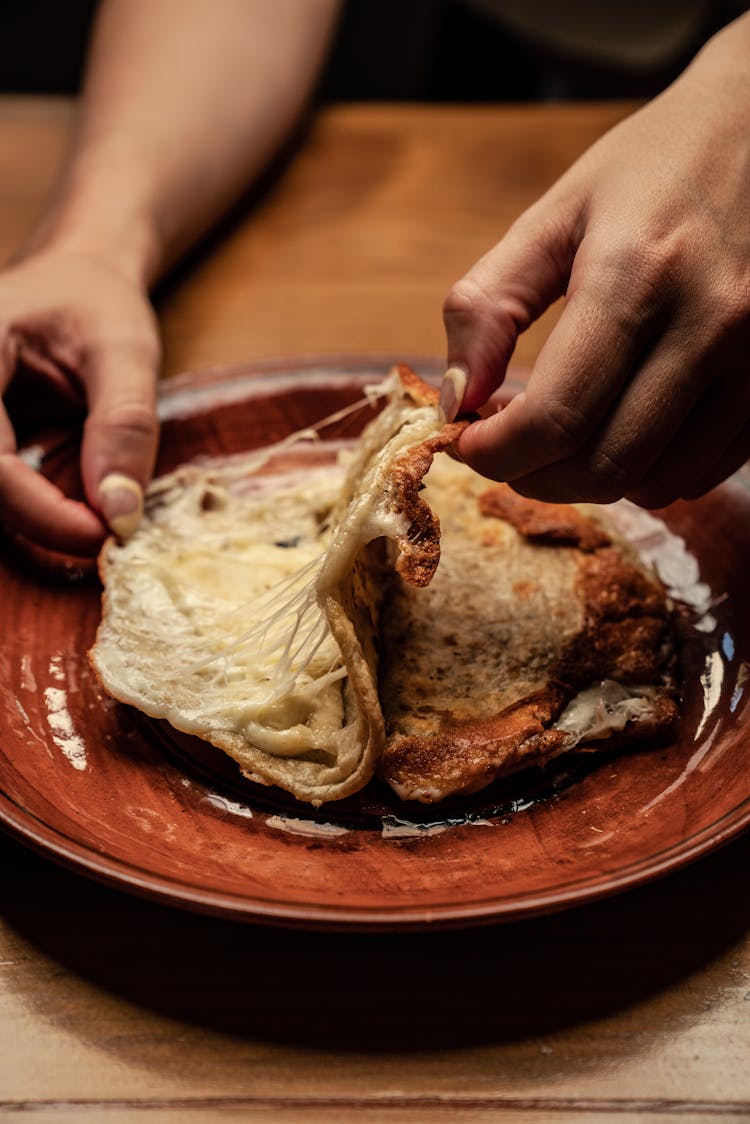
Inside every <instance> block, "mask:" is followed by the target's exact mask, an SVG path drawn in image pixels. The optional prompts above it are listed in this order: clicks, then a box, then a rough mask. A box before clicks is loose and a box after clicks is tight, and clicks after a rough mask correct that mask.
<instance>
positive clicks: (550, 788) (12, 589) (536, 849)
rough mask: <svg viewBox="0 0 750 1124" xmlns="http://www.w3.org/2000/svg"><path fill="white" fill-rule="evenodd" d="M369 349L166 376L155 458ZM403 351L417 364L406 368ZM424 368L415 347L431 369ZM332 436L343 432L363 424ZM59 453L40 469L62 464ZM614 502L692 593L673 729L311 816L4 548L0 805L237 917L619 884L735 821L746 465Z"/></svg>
mask: <svg viewBox="0 0 750 1124" xmlns="http://www.w3.org/2000/svg"><path fill="white" fill-rule="evenodd" d="M387 365H388V363H387V360H386V359H384V360H383V361H382V362H378V361H375V360H370V361H368V362H366V363H363V362H361V361H345V360H335V361H326V362H323V361H317V362H311V363H308V364H302V363H299V362H295V363H294V364H290V363H286V364H284V363H277V364H266V365H264V366H262V367H260V366H255V367H247V368H241V369H234V370H231V371H226V370H224V371H216V372H208V373H205V374H201V375H185V376H181V377H178V378H175V379H172V380H170V381H169V382H166V383H165V384H164V386H163V390H162V416H163V439H162V447H161V453H160V457H159V464H158V469H157V471H160V472H164V471H167V470H168V469H170V468H172V467H174V465H176V464H178V463H180V462H183V461H185V460H189V459H190V458H192V457H195V456H197V455H200V454H206V453H208V454H213V455H217V454H219V455H221V454H231V453H235V452H238V451H241V450H243V449H246V448H249V447H252V446H257V445H262V444H266V443H268V442H269V441H273V440H275V439H278V438H280V437H282V436H284V435H286V434H287V433H289V432H291V431H293V430H295V429H298V428H300V427H302V426H305V425H307V424H309V423H311V422H313V421H316V420H317V419H319V418H320V417H322V416H324V415H327V414H330V413H331V412H332V411H334V410H336V409H338V408H339V407H342V406H344V405H346V404H348V403H350V402H352V401H353V400H355V399H356V398H357V397H359V396H361V392H362V387H363V385H364V384H365V383H367V382H368V381H373V380H374V379H376V378H378V377H379V376H380V375H381V374H382V373H383V371H384V370H385V368H386V367H387ZM418 366H419V365H418ZM426 366H428V365H425V364H422V365H421V369H422V370H423V371H424V370H425V368H426ZM346 424H347V425H348V427H349V428H348V429H346V428H343V429H342V428H338V429H336V428H334V429H332V430H331V431H330V432H329V433H328V434H327V436H329V437H333V438H340V437H342V436H351V435H352V434H353V433H354V432H356V428H357V425H359V424H361V422H356V423H354V424H353V423H352V422H351V421H349V422H348V423H346ZM74 464H75V453H74V447H73V446H72V445H71V444H70V443H68V444H67V445H65V444H63V445H60V444H58V446H57V453H56V454H55V455H51V456H48V457H47V458H46V462H45V469H46V470H47V471H48V472H50V474H51V475H54V476H57V477H58V478H60V479H64V478H66V477H69V476H70V473H71V471H72V468H73V466H74ZM615 514H616V517H617V518H618V519H619V520H620V521H621V522H623V523H624V524H625V525H626V529H629V533H631V535H633V536H634V537H635V538H636V539H637V540H638V542H639V545H640V548H641V550H642V552H643V553H645V554H646V555H647V556H648V557H649V558H651V559H652V560H654V561H655V563H656V565H657V566H658V567H659V569H660V571H661V573H662V576H663V578H664V580H665V581H666V583H667V584H668V585H669V586H670V587H671V588H673V589H674V590H675V592H676V594H677V595H678V596H679V597H680V598H682V599H683V600H685V601H686V602H688V603H691V604H692V608H690V609H689V611H688V613H687V623H686V625H685V628H684V632H685V644H684V662H685V675H686V687H685V715H684V719H683V721H682V724H681V727H680V731H679V734H678V737H677V739H676V741H675V742H674V743H673V744H672V745H670V746H668V747H666V748H661V749H654V748H652V749H650V750H647V749H643V750H640V749H639V750H638V751H635V752H631V753H628V754H626V755H622V756H619V757H612V758H610V759H606V758H592V757H587V758H582V759H579V760H578V761H576V760H575V759H573V760H571V762H570V763H568V764H566V765H565V766H564V768H563V770H562V771H559V772H557V773H555V774H551V775H548V776H545V777H541V778H540V777H534V776H527V777H524V778H520V779H518V780H517V781H515V782H513V784H512V785H510V786H508V785H506V786H505V787H504V788H502V789H497V788H496V789H493V790H487V791H485V792H484V793H480V794H478V795H477V796H475V797H472V798H471V800H470V801H469V802H466V803H464V804H454V805H453V806H451V807H449V808H444V809H442V810H440V809H432V810H425V809H420V808H412V807H406V806H405V805H401V804H399V803H398V801H396V800H395V798H393V797H391V796H389V795H388V793H387V792H386V791H385V790H381V789H379V788H378V787H377V785H375V786H372V787H371V788H370V790H369V791H368V792H367V793H366V794H365V795H364V796H363V797H360V798H358V799H353V800H350V801H347V802H345V803H343V804H334V805H330V806H328V807H325V808H323V809H320V810H318V811H315V810H312V809H310V808H308V807H306V806H303V805H299V804H296V803H295V801H293V800H292V799H291V798H290V797H288V796H286V795H285V794H284V793H281V792H278V791H277V790H275V789H264V788H261V787H256V786H253V785H251V784H249V783H247V782H244V781H243V780H242V779H241V777H240V776H239V774H238V772H237V770H236V769H235V767H234V765H233V763H232V762H231V761H229V759H228V758H225V757H224V756H223V755H221V754H219V753H218V751H213V750H212V749H211V748H210V747H208V746H206V745H204V744H203V743H201V742H199V741H197V740H195V739H192V738H189V737H186V736H184V735H180V734H177V733H176V732H175V731H173V730H172V729H171V727H169V726H167V725H166V724H163V723H160V722H156V721H153V720H151V719H148V718H146V717H144V716H143V715H141V714H139V713H137V712H136V711H133V710H131V709H129V708H128V707H125V706H122V705H120V704H117V703H115V702H113V701H112V700H111V699H109V698H108V697H107V696H106V695H104V694H103V692H102V691H101V689H100V688H99V686H98V684H97V683H96V681H95V679H94V677H93V675H92V673H91V672H90V670H89V666H88V663H87V659H86V651H87V649H88V648H89V647H90V645H91V643H92V641H93V638H94V633H95V630H96V626H97V622H98V617H99V587H98V584H97V582H96V579H95V578H94V577H93V576H92V575H90V574H89V575H86V574H84V573H82V572H81V570H80V569H79V568H77V567H73V566H66V567H60V566H59V565H58V566H50V565H47V566H44V567H39V566H32V565H31V563H30V561H29V559H28V557H27V556H26V555H24V554H23V553H20V552H19V551H18V550H17V549H13V548H9V549H8V550H6V551H5V552H4V557H3V559H2V561H1V562H0V573H1V578H0V580H1V582H2V589H3V592H4V596H3V599H2V607H1V608H0V615H1V618H2V635H3V652H2V657H0V658H1V659H2V665H3V666H2V678H1V680H0V819H1V820H2V822H3V823H4V825H5V826H6V827H7V828H8V829H10V830H11V831H12V832H13V833H14V834H16V835H17V836H19V837H20V838H21V839H23V840H25V841H26V842H28V843H29V844H31V845H32V846H34V847H36V848H38V849H39V850H41V851H43V852H44V853H46V854H48V855H49V856H50V857H52V858H55V859H58V860H60V861H61V862H63V863H65V864H67V865H70V866H73V867H75V868H77V869H78V870H80V871H82V872H83V873H87V874H90V875H92V876H93V877H96V878H99V879H102V880H104V881H107V882H111V883H114V884H115V885H118V886H121V887H122V888H124V889H128V890H131V891H134V892H136V893H139V894H144V895H146V896H148V897H153V898H158V899H160V900H162V901H166V902H170V903H173V904H175V905H181V906H184V907H186V908H190V909H197V910H202V911H205V912H210V913H217V914H223V915H226V916H230V917H235V918H244V919H247V920H252V921H268V922H275V923H288V924H297V925H306V926H318V927H327V928H337V927H338V928H345V927H352V928H360V929H378V928H382V929H394V928H399V927H419V926H425V925H428V924H432V925H438V924H444V925H447V924H450V925H459V924H470V923H476V922H480V921H490V920H501V919H504V918H516V917H520V916H522V915H529V914H534V913H540V912H544V911H551V910H555V909H559V908H562V907H565V906H570V905H573V904H577V903H581V902H585V901H588V900H591V899H593V898H596V897H600V896H602V895H604V894H609V893H612V892H614V891H617V890H621V889H624V888H625V887H628V886H634V885H636V884H638V883H641V882H643V881H645V880H647V879H649V878H653V877H654V876H656V875H659V874H663V873H665V872H667V871H669V870H673V869H674V868H675V867H678V866H680V865H682V864H683V863H686V862H688V861H689V860H691V859H693V858H695V857H696V856H698V855H700V854H703V853H704V852H706V851H708V850H710V849H711V848H713V847H715V846H717V845H718V844H720V843H723V842H726V841H727V840H728V839H730V838H731V837H732V836H734V835H736V834H737V833H738V832H739V831H740V830H742V829H743V828H744V827H746V826H747V824H748V822H749V821H750V768H749V767H748V750H747V741H748V716H749V711H748V693H747V689H746V688H747V683H746V680H747V675H748V660H749V659H750V611H749V610H750V594H749V592H748V587H747V573H748V564H749V562H750V488H749V487H748V485H747V483H746V482H745V480H744V479H743V478H742V477H736V478H735V479H733V480H732V481H730V482H729V483H728V484H726V485H724V486H723V487H721V488H719V489H717V490H716V491H714V492H713V493H712V494H711V495H709V496H708V497H706V498H705V499H703V500H701V501H699V502H697V503H693V504H682V503H681V504H675V505H674V506H672V507H671V508H669V509H667V510H665V511H664V512H661V513H660V514H659V516H658V518H657V517H654V516H649V515H647V514H646V513H642V512H639V511H638V510H637V509H634V508H629V507H627V506H626V507H619V508H618V509H617V511H616V513H615Z"/></svg>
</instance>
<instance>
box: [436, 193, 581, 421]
mask: <svg viewBox="0 0 750 1124" xmlns="http://www.w3.org/2000/svg"><path fill="white" fill-rule="evenodd" d="M581 213H582V205H581V202H580V200H579V199H578V198H577V197H573V196H570V197H569V198H568V199H565V198H560V196H559V193H558V192H557V191H555V190H554V189H553V191H552V192H550V193H548V194H547V195H546V196H544V197H543V198H542V199H540V200H539V202H538V203H536V204H534V206H533V207H531V208H530V209H529V210H528V211H525V212H524V214H523V215H521V217H520V218H519V219H517V220H516V222H515V223H514V224H513V226H512V227H511V228H510V230H509V231H508V233H507V234H506V235H505V237H504V238H503V239H502V240H501V241H500V242H498V243H497V245H496V246H493V248H492V249H491V250H490V251H489V252H488V253H486V254H485V255H484V257H482V258H480V259H479V261H478V262H477V263H476V265H474V266H472V268H471V269H470V270H469V272H468V273H467V274H466V275H465V276H464V277H462V278H461V280H460V281H458V282H456V284H455V285H454V286H453V288H452V289H451V291H450V293H449V294H448V296H447V298H446V300H445V304H444V306H443V319H444V322H445V330H446V334H447V337H448V366H449V368H454V369H455V368H458V369H459V371H463V373H464V374H465V376H466V383H465V389H464V391H463V396H462V399H461V401H456V400H455V399H456V390H455V388H456V385H457V384H458V385H460V384H461V382H462V381H463V380H461V379H457V378H456V377H455V376H454V375H451V378H450V379H447V380H446V381H445V383H444V385H443V392H442V396H441V403H442V405H443V408H444V410H445V413H446V415H447V416H448V419H449V420H452V418H453V417H455V415H456V413H457V412H458V409H459V408H461V410H462V411H463V412H470V411H472V410H476V409H477V408H478V407H479V406H482V405H483V404H484V403H485V402H486V401H487V399H488V398H489V396H490V395H491V394H492V392H493V391H494V390H496V389H497V388H498V386H500V384H501V382H502V381H503V379H504V377H505V371H506V368H507V366H508V362H509V360H510V357H511V355H512V354H513V350H514V348H515V345H516V340H517V338H518V336H519V334H520V333H521V332H523V331H524V330H525V329H526V328H527V327H528V326H529V324H531V323H532V321H534V320H536V319H537V318H538V317H539V316H541V314H542V313H543V312H544V310H545V309H546V308H547V307H548V306H549V305H550V304H552V302H553V301H555V300H556V299H557V298H558V297H559V296H561V295H562V294H563V293H564V292H565V289H566V286H567V282H568V278H569V276H570V270H571V268H572V264H573V259H574V257H575V251H576V248H577V244H578V241H579V231H580V228H581V221H580V219H581Z"/></svg>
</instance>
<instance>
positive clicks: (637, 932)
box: [0, 836, 750, 1072]
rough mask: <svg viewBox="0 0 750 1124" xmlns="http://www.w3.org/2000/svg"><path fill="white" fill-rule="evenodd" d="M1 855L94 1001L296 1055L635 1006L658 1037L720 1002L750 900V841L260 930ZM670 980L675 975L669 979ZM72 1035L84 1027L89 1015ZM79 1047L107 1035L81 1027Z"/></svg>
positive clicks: (36, 927) (575, 1019) (417, 1043)
mask: <svg viewBox="0 0 750 1124" xmlns="http://www.w3.org/2000/svg"><path fill="white" fill-rule="evenodd" d="M0 863H1V864H2V867H3V869H4V870H5V872H6V875H7V877H6V888H5V891H4V894H3V898H4V901H3V906H2V911H3V913H4V915H5V918H6V919H7V921H8V923H9V924H10V925H11V926H12V927H13V928H14V929H15V931H16V932H17V934H18V935H19V936H21V937H22V938H23V939H24V940H25V941H27V942H29V943H30V944H32V945H34V946H35V947H36V948H37V949H38V950H39V951H40V952H42V953H43V954H44V955H45V956H46V957H49V958H51V959H52V960H53V961H56V962H57V963H58V964H60V965H62V966H63V968H64V969H65V970H67V971H70V972H72V973H74V974H75V975H77V976H78V977H80V978H82V979H83V980H84V981H87V982H88V983H90V984H94V985H95V986H96V987H97V988H99V989H102V990H103V991H104V992H105V996H103V997H102V998H101V1000H100V1003H105V1001H106V997H107V994H108V995H110V996H111V995H115V996H120V997H122V998H124V999H126V1000H128V1001H129V1002H130V1003H135V1004H138V1005H140V1006H141V1007H143V1008H146V1009H147V1010H149V1011H151V1012H154V1013H156V1014H158V1015H164V1016H167V1017H169V1018H171V1019H175V1020H182V1021H183V1022H184V1023H186V1024H188V1026H194V1027H200V1028H203V1029H205V1030H208V1031H211V1030H213V1031H218V1032H221V1033H224V1034H231V1035H233V1036H235V1037H237V1038H240V1039H243V1038H244V1039H248V1040H260V1041H265V1042H277V1043H280V1042H283V1043H286V1044H288V1045H290V1046H299V1047H303V1048H305V1049H306V1050H308V1051H309V1050H310V1049H315V1050H331V1049H333V1050H336V1051H339V1052H344V1053H346V1052H355V1051H370V1052H378V1051H388V1052H406V1051H420V1050H439V1049H456V1048H461V1047H466V1046H477V1045H497V1046H499V1045H502V1044H503V1043H512V1042H522V1041H523V1040H528V1039H531V1040H533V1039H538V1038H544V1037H545V1036H549V1035H553V1034H554V1033H555V1032H556V1031H561V1030H564V1029H570V1028H574V1027H575V1026H576V1025H578V1024H581V1023H585V1022H589V1021H591V1020H600V1019H604V1018H606V1017H607V1016H609V1015H613V1014H617V1013H618V1012H622V1011H624V1010H625V1009H627V1008H628V1007H632V1006H634V1005H637V1004H639V1003H642V1002H643V1001H646V1000H648V1001H649V1007H648V1029H649V1036H648V1037H649V1038H650V1039H651V1040H653V1036H654V1035H659V1034H660V1033H665V1032H666V1031H667V1030H668V1031H669V1033H676V1032H677V1031H679V1030H680V1029H681V1028H683V1027H689V1026H690V1025H691V1024H692V1023H693V1022H694V1021H695V1020H696V1019H698V1018H701V1017H703V1015H704V1014H705V1011H706V1009H707V1007H708V1006H710V1004H711V1002H712V1001H713V1000H715V997H716V996H715V988H716V985H715V982H714V979H713V977H712V975H711V973H710V971H709V969H710V967H711V965H712V962H713V961H715V960H717V959H718V958H721V957H722V955H723V954H725V953H726V952H727V951H728V950H729V949H730V948H731V947H732V946H733V945H734V944H736V942H737V941H738V940H739V939H740V938H741V936H742V935H743V933H744V932H745V931H746V930H747V928H748V925H749V924H750V898H749V897H748V895H747V894H744V893H740V892H739V891H740V888H741V887H742V885H743V883H744V878H743V875H744V873H745V872H746V871H747V869H748V867H749V866H750V836H746V837H745V838H743V839H740V840H738V841H736V842H735V843H733V844H732V845H731V846H729V847H727V848H725V849H724V850H722V851H720V852H718V853H717V854H715V855H712V856H710V857H708V858H707V859H704V860H702V861H701V862H699V863H697V864H695V865H694V866H692V867H690V868H689V869H685V870H683V871H680V872H678V873H676V874H674V875H672V876H671V877H669V878H668V879H664V880H662V881H659V882H657V883H654V884H652V885H649V886H646V887H644V888H641V889H639V890H636V891H632V892H630V893H628V894H624V895H621V896H619V897H617V898H613V899H610V900H608V901H604V902H600V903H596V904H594V905H589V906H586V907H585V908H582V909H578V910H575V911H571V912H568V913H563V914H558V915H556V916H551V917H543V918H538V919H533V920H529V921H524V922H519V923H515V924H509V925H506V926H494V927H492V928H484V929H474V930H467V931H447V932H427V933H405V934H399V935H358V934H340V933H339V934H325V933H311V932H303V931H291V930H281V929H270V928H268V929H266V928H261V927H253V926H248V925H243V924H239V923H232V922H226V921H220V920H215V919H211V918H207V917H200V916H196V915H192V914H188V913H183V912H179V911H177V910H171V909H169V908H166V907H162V906H159V905H154V904H151V903H148V902H144V901H140V900H138V899H135V898H131V897H129V896H126V895H124V894H120V893H118V892H116V891H113V890H110V889H107V888H103V887H99V886H96V885H93V884H91V883H89V882H87V881H85V880H84V879H82V878H80V877H79V876H77V875H74V874H71V873H68V872H67V871H64V870H61V869H59V868H57V867H56V866H53V865H52V864H49V863H47V862H45V861H44V860H42V859H40V858H37V857H36V856H34V855H32V854H30V853H28V852H26V851H24V850H23V849H22V848H20V847H19V846H18V845H17V844H15V843H12V842H10V841H9V840H7V841H6V840H4V839H3V840H0ZM723 971H724V969H723V968H722V972H723ZM54 972H55V974H56V975H57V974H58V972H57V969H56V968H55V969H54ZM680 981H686V983H687V986H683V987H681V988H680V989H679V990H676V989H674V988H673V985H674V984H676V983H678V982H680ZM724 982H726V981H724ZM12 986H13V985H12ZM19 986H21V985H20V984H19ZM670 989H671V990H670ZM24 999H25V1001H27V1002H28V1003H29V1004H31V1005H38V1013H39V1014H41V1015H42V1016H43V1017H46V1018H50V1019H52V1020H54V1018H55V1015H54V1012H53V1010H51V1008H50V1007H49V1006H48V1005H47V999H48V996H47V995H46V993H45V992H44V990H43V989H41V988H39V987H36V988H33V987H30V988H29V994H28V995H26V996H24ZM84 1023H85V1020H84ZM660 1024H661V1025H660ZM66 1026H67V1029H68V1031H69V1030H70V1025H69V1024H66ZM76 1033H80V1034H81V1036H82V1037H84V1038H85V1037H86V1036H87V1031H86V1028H85V1025H84V1026H83V1028H82V1029H81V1028H78V1027H76ZM625 1038H626V1039H627V1041H623V1037H622V1036H620V1037H619V1038H618V1047H617V1050H618V1053H617V1057H616V1058H612V1059H610V1060H612V1061H617V1060H622V1053H623V1051H624V1053H625V1055H626V1056H627V1055H628V1054H631V1055H632V1054H634V1053H638V1052H639V1051H641V1050H643V1049H645V1048H646V1047H645V1046H643V1045H641V1043H642V1042H643V1039H642V1037H641V1036H640V1035H639V1034H636V1033H633V1034H632V1035H626V1036H625ZM91 1041H92V1042H95V1044H96V1045H98V1046H101V1045H102V1042H101V1039H100V1037H98V1036H97V1037H96V1038H95V1037H94V1033H93V1028H92V1037H91ZM135 1048H136V1047H135V1046H134V1049H135ZM123 1049H126V1050H127V1044H125V1045H123V1040H122V1039H118V1051H120V1053H121V1052H122V1050H123ZM546 1052H549V1051H546ZM534 1053H535V1054H538V1053H539V1051H538V1050H536V1051H534ZM541 1053H542V1054H544V1053H545V1051H544V1050H542V1051H541ZM603 1053H604V1054H605V1055H606V1053H607V1050H606V1046H603ZM132 1060H133V1061H134V1062H136V1061H137V1062H139V1063H141V1064H145V1065H148V1059H147V1058H144V1057H143V1056H136V1055H135V1054H134V1056H133V1059H132ZM600 1060H601V1059H600ZM581 1061H582V1064H585V1063H583V1060H582V1059H581ZM534 1064H535V1065H537V1066H544V1060H543V1059H542V1058H540V1059H539V1060H538V1063H534ZM540 1072H542V1071H541V1070H540Z"/></svg>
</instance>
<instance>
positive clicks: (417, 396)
mask: <svg viewBox="0 0 750 1124" xmlns="http://www.w3.org/2000/svg"><path fill="white" fill-rule="evenodd" d="M396 370H397V371H398V377H399V379H400V380H401V385H402V386H403V388H404V390H405V392H406V393H407V394H408V396H409V398H411V400H412V401H413V402H415V403H416V404H417V405H418V406H436V405H437V404H438V402H439V401H440V392H439V391H438V390H437V389H436V388H435V387H434V386H430V384H429V383H428V382H425V381H424V379H423V378H421V377H420V376H419V375H418V374H417V373H416V371H413V370H412V369H411V367H407V365H406V363H397V364H396Z"/></svg>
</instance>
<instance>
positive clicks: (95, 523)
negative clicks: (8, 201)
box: [0, 249, 160, 555]
mask: <svg viewBox="0 0 750 1124" xmlns="http://www.w3.org/2000/svg"><path fill="white" fill-rule="evenodd" d="M159 360H160V344H159V333H158V328H157V324H156V318H155V316H154V313H153V309H152V308H151V305H150V303H149V300H148V296H147V294H146V292H145V291H144V290H143V289H142V288H141V287H140V286H139V285H137V284H135V283H134V282H133V281H132V280H131V279H130V278H129V277H128V276H126V274H125V273H124V272H120V271H119V270H118V269H117V267H116V266H114V265H112V264H110V263H108V262H106V261H105V260H104V259H102V260H99V259H97V258H96V257H95V256H93V255H89V254H88V253H83V252H80V251H73V250H65V251H63V250H59V249H56V250H53V249H45V250H42V251H39V252H37V253H35V254H34V255H33V256H30V257H28V258H25V259H24V260H22V261H20V262H18V263H17V264H14V265H12V266H11V267H10V268H8V269H6V270H5V271H4V272H1V273H0V392H1V393H2V394H5V391H6V390H7V387H8V384H9V383H10V381H11V378H12V377H13V376H14V374H15V373H16V371H17V369H18V377H19V378H21V379H23V378H24V377H27V376H28V372H29V371H33V372H34V373H35V374H36V375H38V376H41V377H42V380H43V384H46V385H47V386H48V387H49V390H50V393H52V392H53V391H54V390H56V391H57V392H58V394H59V392H61V393H62V394H63V395H64V396H65V397H67V398H68V399H72V400H74V401H75V400H77V401H78V402H79V404H81V405H84V406H85V408H86V409H87V411H88V418H87V420H86V424H85V427H84V435H83V441H82V445H81V453H80V457H81V462H80V463H81V477H82V480H83V485H84V489H85V493H86V498H87V500H88V505H87V504H85V503H80V502H78V501H76V500H73V499H71V498H69V497H67V496H65V495H64V494H63V492H62V491H61V490H60V489H59V488H58V487H57V486H56V485H55V484H53V483H52V482H51V481H49V480H47V479H46V478H45V477H43V476H42V475H41V474H39V473H37V472H35V471H34V470H33V469H32V468H31V467H29V466H28V465H27V464H25V463H24V462H23V461H22V460H20V459H19V457H18V456H17V455H16V451H17V444H16V435H15V432H14V430H13V426H12V423H11V420H10V418H9V416H8V413H7V411H6V409H5V408H4V406H2V405H0V523H2V524H4V525H5V526H6V527H7V528H8V529H9V530H10V531H12V532H18V533H20V534H22V535H23V536H25V537H26V538H27V539H30V540H32V541H33V542H35V543H38V544H40V545H42V546H45V547H49V548H51V549H53V550H61V551H65V552H67V553H71V554H77V555H90V554H94V553H96V551H97V550H98V549H99V547H100V546H101V543H102V540H103V538H104V536H105V535H106V533H107V527H110V528H112V529H113V530H115V531H116V532H117V533H119V534H120V535H121V536H122V537H127V535H128V534H129V533H130V532H131V531H132V530H134V529H135V526H136V524H137V522H138V519H139V517H140V513H141V507H142V493H143V489H144V487H145V486H146V484H147V482H148V480H149V477H150V475H151V472H152V470H153V465H154V459H155V456H156V446H157V441H158V422H157V418H156V378H157V372H158V366H159ZM24 372H26V376H25V375H24ZM21 389H23V388H21ZM108 478H109V479H108ZM103 484H104V487H102V485H103Z"/></svg>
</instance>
